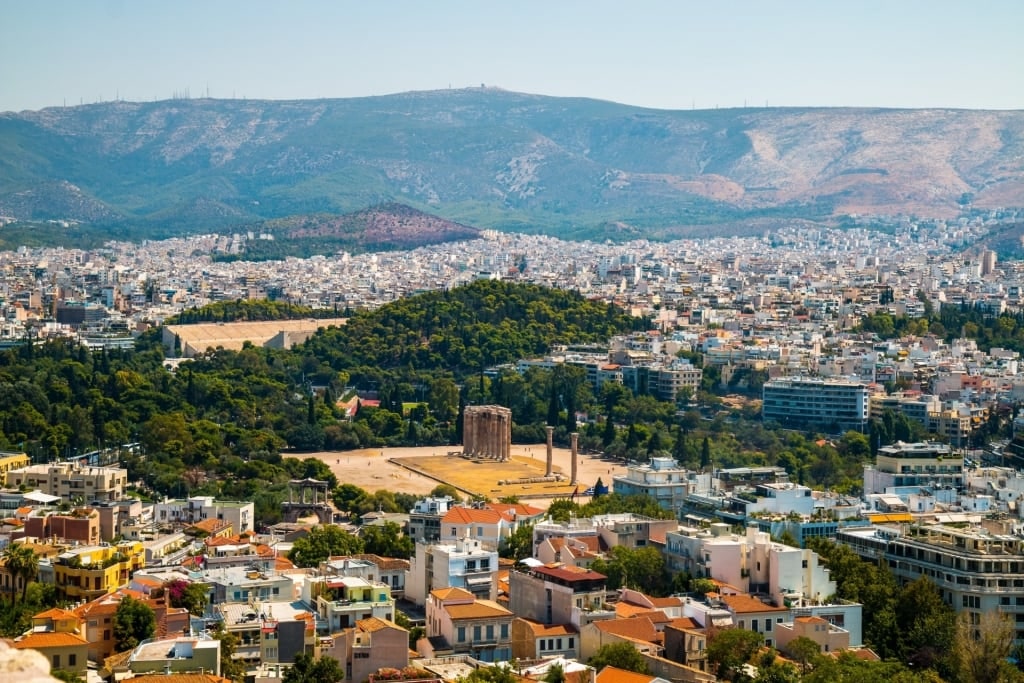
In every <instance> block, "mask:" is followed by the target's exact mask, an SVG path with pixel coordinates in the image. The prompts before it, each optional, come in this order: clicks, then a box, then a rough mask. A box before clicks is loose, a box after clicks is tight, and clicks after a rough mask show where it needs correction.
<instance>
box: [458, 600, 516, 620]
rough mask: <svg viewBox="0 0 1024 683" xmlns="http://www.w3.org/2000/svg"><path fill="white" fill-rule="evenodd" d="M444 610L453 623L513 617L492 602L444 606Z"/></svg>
mask: <svg viewBox="0 0 1024 683" xmlns="http://www.w3.org/2000/svg"><path fill="white" fill-rule="evenodd" d="M444 610H445V611H446V612H447V613H448V616H449V617H451V618H452V620H453V621H454V620H456V619H496V618H501V617H511V616H513V614H512V612H510V611H508V610H507V609H505V608H504V607H502V606H501V605H499V604H498V603H496V602H494V601H493V600H476V601H474V602H473V603H471V604H468V605H445V606H444Z"/></svg>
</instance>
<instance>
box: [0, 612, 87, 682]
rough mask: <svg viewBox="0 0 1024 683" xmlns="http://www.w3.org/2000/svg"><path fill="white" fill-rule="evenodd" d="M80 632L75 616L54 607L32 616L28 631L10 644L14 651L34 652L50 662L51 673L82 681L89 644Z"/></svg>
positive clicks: (80, 626)
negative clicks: (66, 673)
mask: <svg viewBox="0 0 1024 683" xmlns="http://www.w3.org/2000/svg"><path fill="white" fill-rule="evenodd" d="M83 631H84V629H83V628H82V620H81V619H80V618H79V617H78V615H77V614H75V613H74V612H69V611H67V610H63V609H58V608H56V607H54V608H53V609H48V610H46V611H45V612H41V613H39V614H37V615H35V616H34V617H32V630H31V631H29V632H28V633H27V634H26V635H24V636H21V637H20V638H18V639H17V640H15V641H14V649H16V650H36V651H37V652H40V653H42V655H43V656H44V657H46V660H47V661H48V662H50V668H51V669H52V670H54V671H58V670H60V671H67V672H69V673H73V674H76V675H78V676H80V677H82V678H85V670H86V665H87V664H88V662H89V641H88V640H86V639H85V637H84V635H83ZM12 680H13V679H12Z"/></svg>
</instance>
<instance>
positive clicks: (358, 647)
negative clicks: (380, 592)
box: [316, 617, 409, 683]
mask: <svg viewBox="0 0 1024 683" xmlns="http://www.w3.org/2000/svg"><path fill="white" fill-rule="evenodd" d="M316 652H317V655H318V656H321V657H332V658H334V659H336V660H337V661H338V663H339V664H341V665H342V667H343V668H344V670H345V680H346V681H351V682H353V683H355V682H357V681H366V680H369V679H370V675H371V674H373V673H375V672H376V671H377V670H378V669H381V668H390V669H398V670H402V669H404V668H405V667H407V666H408V665H409V632H408V631H406V630H405V629H404V628H402V627H401V626H398V625H396V624H395V623H394V622H391V621H388V620H386V619H378V618H377V617H371V618H369V619H362V620H360V621H357V622H356V624H355V626H354V627H352V628H347V629H344V630H342V631H341V632H339V633H332V634H331V635H330V636H326V637H322V638H320V639H319V640H318V642H317V648H316Z"/></svg>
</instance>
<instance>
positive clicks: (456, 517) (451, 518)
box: [441, 507, 501, 524]
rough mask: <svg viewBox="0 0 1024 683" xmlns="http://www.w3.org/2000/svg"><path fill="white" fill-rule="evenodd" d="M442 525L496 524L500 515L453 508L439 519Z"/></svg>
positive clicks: (471, 509)
mask: <svg viewBox="0 0 1024 683" xmlns="http://www.w3.org/2000/svg"><path fill="white" fill-rule="evenodd" d="M441 522H442V523H444V524H498V523H499V522H501V515H500V514H498V513H497V512H495V511H494V510H487V509H483V510H478V509H476V508H465V507H453V508H451V509H450V510H448V512H447V514H445V516H444V517H443V518H442V519H441Z"/></svg>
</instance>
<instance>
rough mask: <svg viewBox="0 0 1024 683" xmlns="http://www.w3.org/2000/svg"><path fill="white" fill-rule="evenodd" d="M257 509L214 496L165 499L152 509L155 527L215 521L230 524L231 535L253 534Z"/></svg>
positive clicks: (247, 502)
mask: <svg viewBox="0 0 1024 683" xmlns="http://www.w3.org/2000/svg"><path fill="white" fill-rule="evenodd" d="M255 516H256V506H255V504H254V503H252V502H250V501H233V500H216V499H215V498H214V497H213V496H193V497H191V498H187V499H178V500H171V499H167V500H164V501H163V502H161V503H156V504H155V505H154V506H153V521H154V522H155V523H156V524H166V523H177V524H186V525H190V524H197V523H200V522H202V521H203V520H208V519H215V520H220V521H222V522H225V523H226V524H229V525H230V526H231V528H232V530H233V531H232V533H234V534H242V533H245V532H246V531H252V530H253V525H254V523H255V522H254V520H255Z"/></svg>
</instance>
